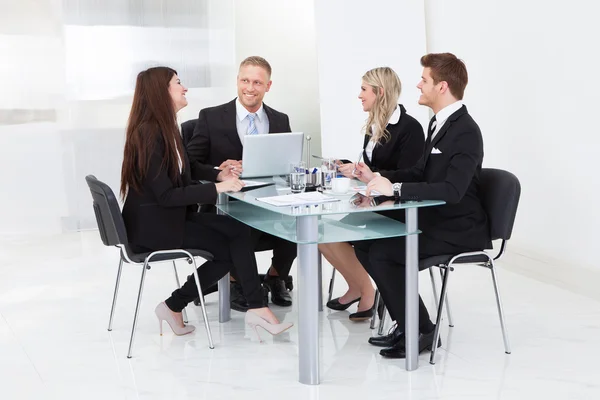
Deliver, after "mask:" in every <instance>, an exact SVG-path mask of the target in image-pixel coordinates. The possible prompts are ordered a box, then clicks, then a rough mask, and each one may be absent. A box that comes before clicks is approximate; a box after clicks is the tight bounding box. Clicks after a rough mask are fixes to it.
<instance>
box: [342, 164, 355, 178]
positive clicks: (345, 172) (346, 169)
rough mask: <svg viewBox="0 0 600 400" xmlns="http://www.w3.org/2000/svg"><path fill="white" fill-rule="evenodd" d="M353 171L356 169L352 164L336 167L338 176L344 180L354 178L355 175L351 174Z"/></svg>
mask: <svg viewBox="0 0 600 400" xmlns="http://www.w3.org/2000/svg"><path fill="white" fill-rule="evenodd" d="M355 169H356V164H354V163H348V164H341V165H340V166H339V167H338V171H339V172H340V174H342V175H344V176H345V177H346V178H350V179H353V178H356V175H354V174H353V172H354V170H355Z"/></svg>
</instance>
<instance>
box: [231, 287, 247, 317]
mask: <svg viewBox="0 0 600 400" xmlns="http://www.w3.org/2000/svg"><path fill="white" fill-rule="evenodd" d="M229 296H230V297H229V299H230V302H231V308H232V309H233V310H236V311H240V312H246V311H248V308H249V307H248V302H247V301H246V296H244V292H243V290H242V285H240V284H239V283H237V282H230V286H229Z"/></svg>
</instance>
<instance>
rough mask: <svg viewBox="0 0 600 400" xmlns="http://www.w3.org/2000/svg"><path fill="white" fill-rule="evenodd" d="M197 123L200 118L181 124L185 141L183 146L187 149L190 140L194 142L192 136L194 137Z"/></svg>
mask: <svg viewBox="0 0 600 400" xmlns="http://www.w3.org/2000/svg"><path fill="white" fill-rule="evenodd" d="M196 122H198V118H196V119H190V120H189V121H185V122H184V123H183V124H181V138H182V139H183V146H184V147H186V148H187V145H188V143H189V142H190V140H192V136H194V129H195V128H196Z"/></svg>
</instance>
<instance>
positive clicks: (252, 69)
mask: <svg viewBox="0 0 600 400" xmlns="http://www.w3.org/2000/svg"><path fill="white" fill-rule="evenodd" d="M270 79H271V78H270V76H269V74H268V72H267V71H266V70H265V69H264V68H262V67H259V66H257V65H244V66H242V67H240V71H239V72H238V77H237V90H238V99H239V100H240V103H242V105H243V106H244V107H245V108H246V110H248V111H249V112H256V111H258V109H259V108H260V106H261V105H262V102H263V98H264V97H265V93H267V92H268V91H269V89H270V88H271V80H270Z"/></svg>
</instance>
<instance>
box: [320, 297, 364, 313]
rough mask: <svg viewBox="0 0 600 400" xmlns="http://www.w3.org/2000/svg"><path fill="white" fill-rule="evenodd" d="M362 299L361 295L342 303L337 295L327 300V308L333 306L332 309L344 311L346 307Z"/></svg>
mask: <svg viewBox="0 0 600 400" xmlns="http://www.w3.org/2000/svg"><path fill="white" fill-rule="evenodd" d="M359 301H360V297H359V298H358V299H356V300H352V301H351V302H350V303H346V304H343V303H340V298H339V297H337V298H335V299H331V300H329V301H328V302H327V308H331V309H332V310H335V311H344V310H345V309H347V308H348V307H350V306H351V305H352V304H354V303H357V302H359Z"/></svg>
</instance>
